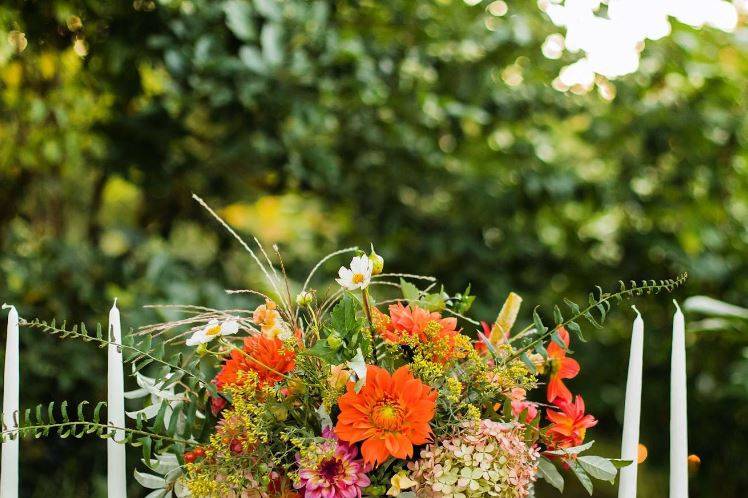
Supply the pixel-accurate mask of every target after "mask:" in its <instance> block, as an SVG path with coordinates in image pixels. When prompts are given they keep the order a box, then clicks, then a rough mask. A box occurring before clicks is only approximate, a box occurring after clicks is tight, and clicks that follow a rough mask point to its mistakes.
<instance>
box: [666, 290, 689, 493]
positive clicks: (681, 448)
mask: <svg viewBox="0 0 748 498" xmlns="http://www.w3.org/2000/svg"><path fill="white" fill-rule="evenodd" d="M673 303H675V308H676V311H675V315H674V316H673V350H672V356H671V360H670V498H688V415H687V402H686V400H687V398H686V326H685V319H684V318H683V313H682V312H681V310H680V306H678V303H677V302H676V301H675V300H673Z"/></svg>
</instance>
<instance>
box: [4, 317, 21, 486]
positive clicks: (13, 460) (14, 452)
mask: <svg viewBox="0 0 748 498" xmlns="http://www.w3.org/2000/svg"><path fill="white" fill-rule="evenodd" d="M3 308H10V313H8V336H7V338H6V340H5V377H3V424H4V426H5V428H6V430H7V429H10V428H12V427H15V426H16V421H17V420H18V419H17V417H18V313H17V312H16V308H15V307H13V306H7V305H3ZM2 451H3V453H2V467H0V498H18V437H17V436H16V438H15V439H13V440H10V439H6V440H5V442H4V443H3V448H2Z"/></svg>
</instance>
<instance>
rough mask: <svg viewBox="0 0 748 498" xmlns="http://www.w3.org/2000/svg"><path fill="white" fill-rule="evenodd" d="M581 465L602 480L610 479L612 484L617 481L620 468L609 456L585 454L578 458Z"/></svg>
mask: <svg viewBox="0 0 748 498" xmlns="http://www.w3.org/2000/svg"><path fill="white" fill-rule="evenodd" d="M578 461H579V463H580V465H581V466H582V467H583V468H584V470H586V471H587V473H588V474H589V475H591V476H592V477H594V478H595V479H599V480H601V481H608V482H610V483H611V484H612V483H613V481H615V478H616V474H617V473H618V469H616V467H615V465H613V464H612V463H611V462H610V460H608V459H607V458H603V457H599V456H594V455H585V456H580V457H579V458H578Z"/></svg>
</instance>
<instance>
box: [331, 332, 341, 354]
mask: <svg viewBox="0 0 748 498" xmlns="http://www.w3.org/2000/svg"><path fill="white" fill-rule="evenodd" d="M327 345H328V346H330V349H332V350H333V351H337V350H338V349H340V348H341V347H342V346H343V338H342V337H340V335H339V334H338V333H337V332H333V333H332V334H330V335H328V336H327Z"/></svg>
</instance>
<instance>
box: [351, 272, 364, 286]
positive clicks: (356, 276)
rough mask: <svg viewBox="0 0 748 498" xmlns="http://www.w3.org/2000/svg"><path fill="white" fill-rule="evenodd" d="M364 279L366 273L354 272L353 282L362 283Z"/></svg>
mask: <svg viewBox="0 0 748 498" xmlns="http://www.w3.org/2000/svg"><path fill="white" fill-rule="evenodd" d="M363 281H364V274H363V273H354V274H353V283H354V284H360V283H363Z"/></svg>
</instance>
